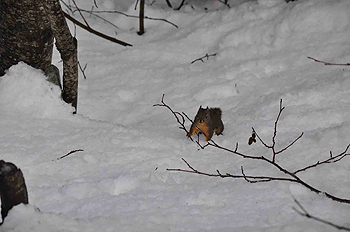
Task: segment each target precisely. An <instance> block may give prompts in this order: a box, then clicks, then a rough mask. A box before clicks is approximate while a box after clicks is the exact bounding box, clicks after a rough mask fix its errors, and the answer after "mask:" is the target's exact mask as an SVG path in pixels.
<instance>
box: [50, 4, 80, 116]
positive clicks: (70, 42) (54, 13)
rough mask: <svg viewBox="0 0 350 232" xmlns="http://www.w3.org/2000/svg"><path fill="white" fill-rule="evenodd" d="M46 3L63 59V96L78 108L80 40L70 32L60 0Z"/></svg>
mask: <svg viewBox="0 0 350 232" xmlns="http://www.w3.org/2000/svg"><path fill="white" fill-rule="evenodd" d="M46 2H47V3H48V4H45V6H46V11H47V13H48V18H49V21H50V23H51V29H52V31H53V35H54V37H55V39H56V47H57V50H58V51H59V52H60V54H61V58H62V60H63V91H62V98H63V100H64V101H65V102H67V103H71V104H72V106H73V107H74V108H75V113H76V110H77V103H78V55H77V53H78V44H77V43H78V42H77V40H76V39H75V38H73V37H72V35H71V34H70V32H69V28H68V25H67V22H66V19H65V17H64V14H63V12H62V9H61V5H60V2H59V0H46Z"/></svg>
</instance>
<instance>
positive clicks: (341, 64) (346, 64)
mask: <svg viewBox="0 0 350 232" xmlns="http://www.w3.org/2000/svg"><path fill="white" fill-rule="evenodd" d="M307 58H309V59H310V60H313V61H315V62H318V63H322V64H324V65H338V66H349V65H350V63H329V62H325V61H322V60H317V59H315V58H312V57H310V56H308V57H307Z"/></svg>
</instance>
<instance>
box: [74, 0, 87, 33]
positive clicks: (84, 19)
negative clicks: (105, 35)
mask: <svg viewBox="0 0 350 232" xmlns="http://www.w3.org/2000/svg"><path fill="white" fill-rule="evenodd" d="M72 1H73V3H74V5H75V7H76V8H77V10H78V12H79V14H80V16H81V17H82V18H83V20H84V22H85V24H86V26H87V27H89V28H91V27H90V25H89V24H88V22H87V21H86V20H85V18H84V16H83V14H82V13H81V11H80V9H79V7H78V6H77V4H76V2H75V0H72Z"/></svg>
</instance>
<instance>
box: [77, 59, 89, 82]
mask: <svg viewBox="0 0 350 232" xmlns="http://www.w3.org/2000/svg"><path fill="white" fill-rule="evenodd" d="M78 65H79V68H80V71H81V72H82V73H83V76H84V79H86V76H85V69H86V66H87V64H85V66H84V68H82V67H81V65H80V62H79V61H78Z"/></svg>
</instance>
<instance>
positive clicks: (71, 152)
mask: <svg viewBox="0 0 350 232" xmlns="http://www.w3.org/2000/svg"><path fill="white" fill-rule="evenodd" d="M78 151H84V150H83V149H77V150H73V151H70V152H69V153H68V154H66V155H64V156H61V157H59V158H57V159H56V160H60V159H63V158H65V157H67V156H69V155H71V154H73V153H75V152H78ZM52 161H54V160H52Z"/></svg>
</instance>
